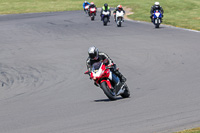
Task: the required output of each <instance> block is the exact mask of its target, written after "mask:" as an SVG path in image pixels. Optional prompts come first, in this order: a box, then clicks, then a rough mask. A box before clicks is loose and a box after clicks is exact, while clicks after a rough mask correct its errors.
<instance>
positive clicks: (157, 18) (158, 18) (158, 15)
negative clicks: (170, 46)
mask: <svg viewBox="0 0 200 133" xmlns="http://www.w3.org/2000/svg"><path fill="white" fill-rule="evenodd" d="M161 22H162V13H161V11H159V10H156V11H154V14H153V23H154V25H155V28H159V26H160V24H161Z"/></svg>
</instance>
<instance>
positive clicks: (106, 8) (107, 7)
mask: <svg viewBox="0 0 200 133" xmlns="http://www.w3.org/2000/svg"><path fill="white" fill-rule="evenodd" d="M103 11H106V12H107V11H109V13H110V16H111V11H110V7H109V6H108V4H107V3H105V4H104V6H103V7H102V8H101V14H100V17H101V21H102V20H103V18H102V13H103ZM110 16H109V18H108V19H109V20H108V22H110Z"/></svg>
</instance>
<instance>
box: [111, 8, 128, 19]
mask: <svg viewBox="0 0 200 133" xmlns="http://www.w3.org/2000/svg"><path fill="white" fill-rule="evenodd" d="M117 11H123V12H124V14H125V11H124V9H123V8H122V5H118V6H117V7H116V8H115V10H114V11H113V15H114V20H115V22H116V12H117Z"/></svg>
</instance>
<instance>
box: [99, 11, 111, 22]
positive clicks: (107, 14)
mask: <svg viewBox="0 0 200 133" xmlns="http://www.w3.org/2000/svg"><path fill="white" fill-rule="evenodd" d="M101 17H102V20H103V25H104V26H106V25H107V23H108V22H109V17H110V12H109V11H103V12H102V16H101Z"/></svg>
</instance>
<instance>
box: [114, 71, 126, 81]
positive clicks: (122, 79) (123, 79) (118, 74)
mask: <svg viewBox="0 0 200 133" xmlns="http://www.w3.org/2000/svg"><path fill="white" fill-rule="evenodd" d="M115 74H116V75H117V76H118V77H119V79H120V81H121V83H122V84H124V83H125V82H126V78H125V77H124V76H123V75H122V74H121V73H120V72H119V70H115Z"/></svg>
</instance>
